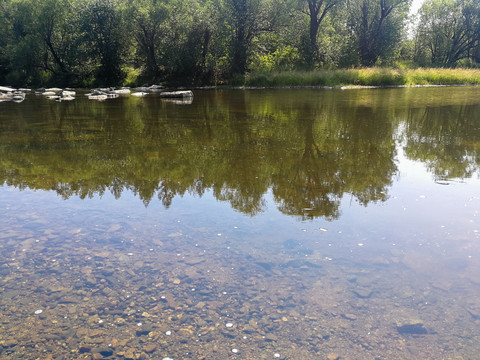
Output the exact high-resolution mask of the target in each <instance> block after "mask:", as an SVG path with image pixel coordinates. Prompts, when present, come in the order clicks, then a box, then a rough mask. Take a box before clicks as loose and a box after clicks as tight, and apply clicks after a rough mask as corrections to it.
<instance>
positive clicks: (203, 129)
mask: <svg viewBox="0 0 480 360" xmlns="http://www.w3.org/2000/svg"><path fill="white" fill-rule="evenodd" d="M430 91H440V90H439V89H433V90H430ZM409 95H410V94H409V92H408V91H406V90H399V89H395V90H383V91H378V92H377V93H376V94H375V96H373V97H371V98H372V99H375V100H373V101H372V100H371V99H370V96H369V97H366V96H365V93H362V92H359V91H343V92H342V91H296V92H291V91H283V90H277V91H252V92H243V91H217V92H213V91H211V92H198V93H197V94H196V97H195V101H194V103H193V104H192V105H189V106H177V105H176V104H171V103H165V102H163V101H162V100H161V99H160V98H155V97H151V98H143V99H137V98H133V97H131V98H120V99H115V100H112V101H109V102H103V103H98V102H91V101H88V100H86V99H82V98H79V100H78V101H76V102H71V103H55V102H46V101H45V100H44V99H39V98H32V99H28V102H26V103H24V104H22V107H19V106H17V107H15V106H14V104H11V105H12V106H10V104H4V109H2V110H3V111H2V121H1V122H0V127H1V132H0V143H1V146H0V157H1V160H0V161H1V165H2V167H1V168H2V171H1V175H0V176H1V177H0V182H6V183H7V184H9V185H12V186H17V187H19V188H27V187H28V188H31V189H44V190H55V191H57V192H58V193H59V194H61V195H62V196H63V197H64V198H69V197H71V196H72V195H79V196H80V197H82V198H85V197H91V196H93V195H95V194H100V195H101V194H103V193H104V192H105V191H110V192H112V193H113V194H115V196H116V197H119V196H121V193H122V191H123V190H124V189H128V190H131V191H133V192H134V193H136V194H138V196H139V198H140V199H141V200H142V201H143V202H144V203H145V204H146V205H148V204H149V203H150V202H151V201H152V199H153V198H158V199H159V200H160V201H161V202H162V203H163V204H164V205H165V206H166V207H168V206H170V205H171V202H172V199H173V198H174V197H175V195H182V194H185V193H192V194H197V195H200V196H201V195H202V194H203V193H204V192H205V191H206V189H213V191H214V194H215V196H216V198H217V199H219V200H222V201H228V202H229V203H230V204H231V205H232V207H233V208H235V209H237V210H239V211H242V212H244V213H248V214H252V215H254V214H256V213H258V212H259V211H262V209H263V208H264V195H265V193H266V192H267V190H268V189H269V188H272V189H273V193H274V196H275V199H276V201H277V203H278V207H279V208H280V209H281V211H282V212H284V213H285V214H288V215H294V216H299V217H301V218H314V217H325V218H328V219H335V218H338V216H339V214H340V209H339V204H340V200H341V199H342V198H343V197H344V196H345V194H349V195H352V196H353V197H354V198H355V199H356V200H357V201H359V202H360V203H361V204H364V205H367V204H368V203H370V202H376V201H384V200H385V199H386V198H387V197H388V188H389V186H390V185H391V183H392V179H393V178H394V176H395V174H396V173H397V167H396V160H395V157H396V141H398V140H402V139H403V140H404V142H405V144H404V148H405V152H406V154H407V156H408V157H410V158H412V159H418V160H421V161H423V162H425V163H426V164H427V166H428V167H429V169H430V171H432V172H433V173H434V174H436V175H437V176H438V178H439V179H440V178H441V179H446V178H451V177H460V178H463V177H470V176H472V174H473V173H474V172H475V171H476V170H477V168H478V158H477V155H476V153H477V151H476V149H477V147H478V146H477V144H478V143H477V142H476V139H478V131H479V130H478V126H476V125H475V124H476V123H477V122H478V119H477V118H476V117H475V114H476V113H478V106H479V105H478V104H468V105H451V106H448V107H440V108H439V107H436V106H432V105H431V104H429V103H426V104H425V105H424V106H422V107H418V108H413V109H412V108H410V107H408V104H409V102H410V103H411V99H410V98H409ZM399 129H401V130H399ZM439 150H441V151H440V152H439Z"/></svg>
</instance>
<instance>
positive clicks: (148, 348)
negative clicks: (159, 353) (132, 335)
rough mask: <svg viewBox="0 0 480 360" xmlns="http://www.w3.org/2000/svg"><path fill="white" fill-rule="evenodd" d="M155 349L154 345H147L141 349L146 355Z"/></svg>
mask: <svg viewBox="0 0 480 360" xmlns="http://www.w3.org/2000/svg"><path fill="white" fill-rule="evenodd" d="M156 349H157V345H155V344H148V345H146V346H145V347H144V348H143V350H144V351H145V352H146V353H147V354H149V353H152V352H154V351H155V350H156Z"/></svg>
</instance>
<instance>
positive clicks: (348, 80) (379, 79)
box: [230, 67, 480, 87]
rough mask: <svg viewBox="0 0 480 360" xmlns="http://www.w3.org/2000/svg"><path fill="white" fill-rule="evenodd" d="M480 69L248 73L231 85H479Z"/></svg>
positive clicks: (368, 69)
mask: <svg viewBox="0 0 480 360" xmlns="http://www.w3.org/2000/svg"><path fill="white" fill-rule="evenodd" d="M479 84H480V69H436V68H431V69H423V68H418V69H394V68H376V67H374V68H367V69H344V70H320V71H310V72H301V71H291V72H271V73H250V74H247V75H245V76H242V77H237V78H236V79H234V80H233V81H232V82H231V83H230V85H233V86H246V87H295V86H302V87H306V86H315V87H317V86H327V87H330V86H331V87H342V86H422V85H423V86H425V85H479Z"/></svg>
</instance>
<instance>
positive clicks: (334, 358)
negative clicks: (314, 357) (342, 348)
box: [327, 353, 340, 360]
mask: <svg viewBox="0 0 480 360" xmlns="http://www.w3.org/2000/svg"><path fill="white" fill-rule="evenodd" d="M327 359H328V360H338V359H340V355H338V354H335V353H330V354H328V355H327Z"/></svg>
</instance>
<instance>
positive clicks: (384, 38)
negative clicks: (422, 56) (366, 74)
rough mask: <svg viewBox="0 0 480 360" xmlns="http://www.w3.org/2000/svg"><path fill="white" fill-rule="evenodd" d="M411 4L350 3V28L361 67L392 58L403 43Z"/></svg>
mask: <svg viewBox="0 0 480 360" xmlns="http://www.w3.org/2000/svg"><path fill="white" fill-rule="evenodd" d="M410 2H411V0H347V3H346V4H347V11H348V27H349V28H350V29H351V31H352V34H353V36H354V40H355V44H356V47H357V51H358V56H359V61H360V64H361V65H363V66H373V65H375V63H376V62H377V61H378V60H379V59H380V58H389V57H390V56H391V55H392V53H393V50H394V49H395V47H396V46H398V45H399V44H400V43H401V40H402V36H403V30H404V28H405V20H406V18H407V14H408V9H409V5H410Z"/></svg>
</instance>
